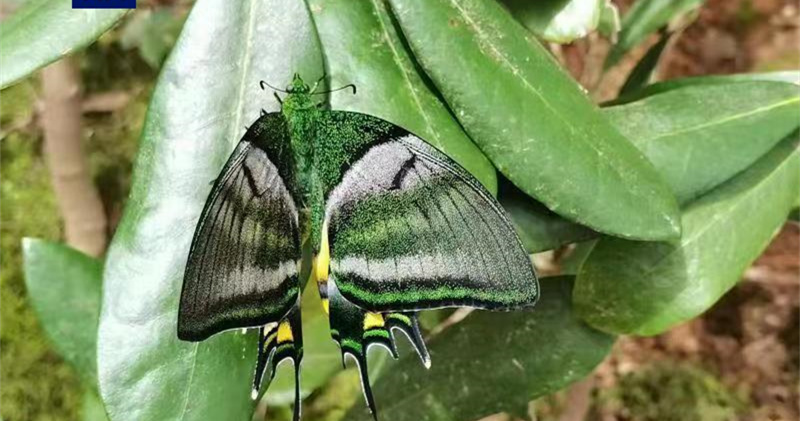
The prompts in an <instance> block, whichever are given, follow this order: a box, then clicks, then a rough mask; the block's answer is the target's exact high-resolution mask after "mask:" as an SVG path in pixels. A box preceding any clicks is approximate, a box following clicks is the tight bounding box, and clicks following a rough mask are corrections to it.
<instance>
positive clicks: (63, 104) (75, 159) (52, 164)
mask: <svg viewBox="0 0 800 421" xmlns="http://www.w3.org/2000/svg"><path fill="white" fill-rule="evenodd" d="M80 86H81V83H80V74H79V72H78V70H77V66H76V65H75V64H74V63H73V62H72V60H71V59H70V58H65V59H62V60H60V61H57V62H55V63H53V64H51V65H50V66H48V67H46V68H45V69H44V70H43V71H42V89H43V94H44V100H43V103H44V109H43V110H42V118H41V124H42V127H43V128H44V155H45V159H46V161H47V167H48V168H49V170H50V177H51V180H52V183H53V190H54V191H55V193H56V198H57V199H58V206H59V209H60V211H61V216H62V217H63V218H64V231H65V233H66V240H67V243H68V244H69V245H71V246H72V247H74V248H76V249H78V250H81V251H83V252H84V253H87V254H89V255H92V256H100V255H102V254H103V252H104V251H105V248H106V242H107V239H106V236H107V232H106V227H107V222H106V214H105V211H104V209H103V203H102V202H101V201H100V195H99V193H98V192H97V189H96V187H95V185H94V184H93V183H92V179H91V176H90V174H89V164H88V162H87V159H86V156H85V155H84V153H83V147H82V145H81V92H80Z"/></svg>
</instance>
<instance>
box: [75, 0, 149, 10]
mask: <svg viewBox="0 0 800 421" xmlns="http://www.w3.org/2000/svg"><path fill="white" fill-rule="evenodd" d="M72 8H73V9H135V8H136V0H72Z"/></svg>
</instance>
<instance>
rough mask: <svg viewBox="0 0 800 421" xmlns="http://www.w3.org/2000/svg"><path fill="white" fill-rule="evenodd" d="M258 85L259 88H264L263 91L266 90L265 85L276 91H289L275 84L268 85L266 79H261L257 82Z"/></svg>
mask: <svg viewBox="0 0 800 421" xmlns="http://www.w3.org/2000/svg"><path fill="white" fill-rule="evenodd" d="M258 86H260V87H261V89H262V90H265V91H266V90H267V88H266V87H270V88H272V89H273V90H275V91H278V92H283V93H285V94H288V93H289V92H287V91H286V90H285V89H281V88H278V87H277V86H272V85H270V84H269V83H267V81H265V80H262V81H260V82H258Z"/></svg>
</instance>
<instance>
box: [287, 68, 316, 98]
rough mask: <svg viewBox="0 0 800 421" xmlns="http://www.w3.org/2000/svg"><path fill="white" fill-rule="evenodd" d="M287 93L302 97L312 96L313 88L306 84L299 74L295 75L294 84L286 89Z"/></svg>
mask: <svg viewBox="0 0 800 421" xmlns="http://www.w3.org/2000/svg"><path fill="white" fill-rule="evenodd" d="M286 92H288V93H290V94H301V95H302V94H310V93H311V87H310V86H308V84H306V83H305V82H304V81H303V78H301V77H300V75H299V74H298V73H295V74H294V77H293V78H292V83H290V84H289V86H287V87H286Z"/></svg>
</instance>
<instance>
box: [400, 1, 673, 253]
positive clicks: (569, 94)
mask: <svg viewBox="0 0 800 421" xmlns="http://www.w3.org/2000/svg"><path fill="white" fill-rule="evenodd" d="M390 2H391V4H392V6H393V10H394V12H395V15H396V16H397V18H398V21H399V22H400V25H401V27H402V29H403V33H404V34H405V35H406V37H407V39H408V40H409V43H410V45H411V47H412V49H413V51H414V53H415V55H416V57H417V58H418V59H419V60H420V63H421V65H422V66H423V68H425V70H426V71H427V74H428V75H429V76H430V77H431V78H432V79H433V82H434V83H435V84H436V86H437V87H438V88H439V91H440V92H441V93H442V95H443V96H444V98H445V100H446V101H447V103H448V104H449V105H450V107H451V108H452V109H453V111H454V113H455V115H456V117H457V118H458V120H459V121H460V122H461V124H462V126H463V127H464V128H465V129H466V131H467V133H468V134H469V135H470V137H471V138H472V139H473V140H474V141H475V142H476V143H477V144H478V146H480V147H481V149H482V150H483V152H484V153H485V154H486V155H487V156H488V157H489V159H491V160H492V162H493V163H494V164H495V166H496V167H497V168H498V169H499V170H500V172H502V173H503V175H505V176H506V177H507V178H508V179H509V180H511V181H512V182H513V183H514V184H515V185H516V186H517V187H519V188H520V189H521V190H523V191H524V192H525V193H526V194H528V195H530V196H533V197H535V198H536V199H537V200H539V201H540V202H542V203H544V204H545V205H546V206H547V207H548V208H549V209H551V210H553V211H554V212H556V213H558V214H560V215H562V216H564V217H566V218H567V219H570V220H574V221H577V222H580V223H582V224H584V225H587V226H590V227H592V228H593V229H595V230H597V231H602V232H605V233H608V234H612V235H617V236H621V237H626V238H637V239H649V240H652V239H664V238H671V237H674V236H676V235H677V234H678V233H679V231H678V230H679V223H678V211H677V205H676V203H675V198H674V197H673V196H672V194H671V192H670V191H669V188H668V187H667V185H666V184H665V183H664V182H663V181H662V180H661V179H660V177H659V176H658V174H657V173H656V172H655V170H654V169H653V167H652V165H651V164H650V163H649V162H647V160H646V159H645V158H644V156H643V155H642V154H641V153H640V152H639V151H638V150H637V149H636V148H635V147H634V146H633V145H631V144H630V142H628V141H627V140H626V139H625V138H624V137H623V136H622V135H620V134H619V132H617V131H616V130H615V129H614V128H613V126H611V125H610V124H609V123H608V121H607V120H606V119H605V118H604V117H603V116H602V114H601V113H600V112H599V111H598V110H597V109H596V108H595V106H594V105H593V104H592V103H591V101H590V100H589V98H588V97H587V96H586V95H585V93H584V92H583V91H581V88H580V87H579V86H578V85H577V84H576V82H575V81H574V80H572V79H571V78H570V76H569V75H567V74H566V73H565V72H564V71H563V70H562V69H561V68H559V67H558V65H557V63H556V62H555V60H553V58H552V57H551V56H550V54H549V53H548V52H547V50H545V49H544V48H543V47H542V46H541V45H540V44H539V43H538V42H536V40H535V39H533V36H532V35H531V34H529V33H528V32H527V31H525V29H524V28H522V27H521V26H520V25H519V24H518V23H516V22H515V21H514V20H513V18H512V17H511V16H510V15H509V14H508V12H507V11H506V10H504V9H503V7H502V6H501V5H499V4H497V3H495V2H494V1H489V0H467V1H461V2H456V1H454V0H432V1H426V2H423V1H420V0H391V1H390ZM600 198H602V203H603V205H602V206H598V203H599V202H598V201H599V200H601V199H600Z"/></svg>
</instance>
